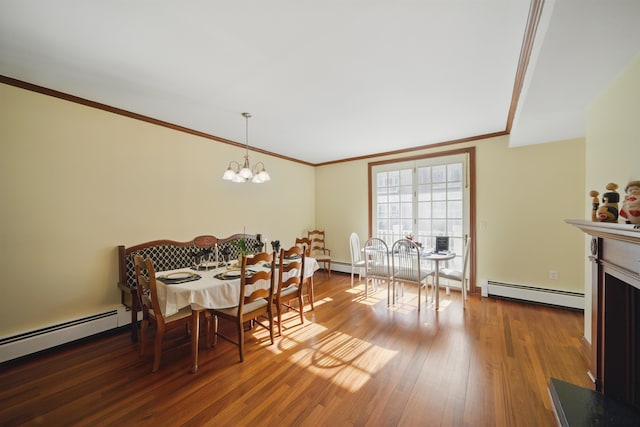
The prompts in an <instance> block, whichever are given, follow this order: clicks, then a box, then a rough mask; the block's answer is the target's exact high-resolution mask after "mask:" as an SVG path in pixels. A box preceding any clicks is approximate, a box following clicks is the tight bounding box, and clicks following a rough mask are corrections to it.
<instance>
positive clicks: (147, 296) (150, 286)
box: [133, 254, 208, 372]
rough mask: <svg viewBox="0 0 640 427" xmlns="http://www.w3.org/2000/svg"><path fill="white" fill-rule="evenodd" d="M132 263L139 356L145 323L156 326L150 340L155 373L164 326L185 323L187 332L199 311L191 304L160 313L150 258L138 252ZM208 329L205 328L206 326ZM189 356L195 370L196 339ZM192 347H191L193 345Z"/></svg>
mask: <svg viewBox="0 0 640 427" xmlns="http://www.w3.org/2000/svg"><path fill="white" fill-rule="evenodd" d="M133 265H134V268H135V275H136V281H137V291H138V298H139V299H140V305H141V307H142V321H141V326H140V357H142V356H143V355H144V345H145V341H146V335H147V329H148V327H149V325H151V324H154V325H155V327H156V337H155V342H154V351H153V353H154V356H153V370H152V372H156V371H157V370H158V368H160V358H161V356H162V340H163V337H164V333H165V330H166V329H167V328H168V327H173V326H179V325H186V329H187V331H188V328H189V325H190V322H192V320H193V317H192V316H200V313H201V312H202V311H203V310H192V309H191V307H184V308H181V309H180V310H179V311H178V312H177V313H176V314H173V315H171V316H164V315H163V314H162V310H161V309H160V304H159V302H158V290H157V282H156V272H155V268H154V266H153V261H151V258H143V257H142V256H141V255H138V254H133ZM207 329H208V328H207ZM192 343H195V346H193V345H192V349H191V350H192V356H193V358H194V368H193V370H194V371H195V369H197V351H198V347H197V346H198V341H197V339H196V340H192ZM194 347H195V348H194Z"/></svg>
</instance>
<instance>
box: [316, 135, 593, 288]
mask: <svg viewBox="0 0 640 427" xmlns="http://www.w3.org/2000/svg"><path fill="white" fill-rule="evenodd" d="M507 144H508V138H507V137H497V138H492V139H487V140H482V141H477V142H475V143H473V144H471V143H465V144H460V145H457V146H448V147H444V148H440V149H439V150H438V149H432V150H423V151H420V152H411V153H410V155H411V156H413V155H418V154H423V153H424V154H427V153H433V152H437V151H444V150H452V149H457V148H461V147H467V146H469V145H475V146H476V170H477V172H476V191H477V193H476V197H477V219H476V230H477V236H476V237H477V240H476V249H477V277H478V278H479V279H482V278H486V279H491V280H498V281H505V282H510V283H516V284H526V285H532V286H539V287H545V288H553V289H562V290H569V291H577V292H582V289H583V282H584V278H583V259H582V244H583V239H582V236H580V235H579V234H578V233H576V232H575V230H574V229H572V227H570V226H568V225H567V224H565V223H564V219H567V218H581V217H582V216H583V215H584V203H585V197H584V140H583V139H576V140H570V141H562V142H554V143H547V144H542V145H533V146H528V147H521V148H509V147H508V146H507ZM393 157H401V156H393ZM389 158H392V157H391V156H390V157H389ZM383 159H384V158H375V159H374V160H375V161H380V160H383ZM368 161H369V160H358V161H353V162H345V163H338V164H333V165H326V166H322V167H318V168H317V170H316V223H317V224H318V225H319V226H322V227H324V228H325V229H326V230H328V236H327V244H328V246H330V247H331V248H332V255H333V257H334V259H336V261H342V262H345V263H350V255H349V235H350V234H351V232H352V231H355V232H356V233H358V235H359V236H360V240H361V241H363V242H364V240H365V239H366V238H367V234H368V194H367V189H368V184H367V179H368V178H367V171H368V168H367V164H368ZM550 270H554V271H557V272H558V280H550V279H549V271H550Z"/></svg>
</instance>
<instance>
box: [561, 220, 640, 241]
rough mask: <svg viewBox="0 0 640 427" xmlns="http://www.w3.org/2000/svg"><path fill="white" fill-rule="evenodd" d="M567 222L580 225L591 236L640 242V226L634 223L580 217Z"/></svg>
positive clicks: (576, 225)
mask: <svg viewBox="0 0 640 427" xmlns="http://www.w3.org/2000/svg"><path fill="white" fill-rule="evenodd" d="M565 222H566V223H568V224H571V225H573V226H575V227H578V228H579V229H580V230H582V231H584V232H585V233H587V234H589V235H591V236H596V237H604V238H609V239H616V240H622V241H626V242H631V243H636V244H640V226H638V225H635V226H634V225H633V224H619V223H613V222H597V221H584V220H578V219H566V220H565Z"/></svg>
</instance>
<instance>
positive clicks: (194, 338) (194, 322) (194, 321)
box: [191, 309, 201, 374]
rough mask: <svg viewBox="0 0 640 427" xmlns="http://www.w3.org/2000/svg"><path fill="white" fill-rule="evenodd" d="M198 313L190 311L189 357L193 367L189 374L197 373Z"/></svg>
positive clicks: (199, 311)
mask: <svg viewBox="0 0 640 427" xmlns="http://www.w3.org/2000/svg"><path fill="white" fill-rule="evenodd" d="M200 313H201V310H193V309H192V310H191V357H192V359H193V367H192V368H191V373H193V374H195V373H196V372H197V371H198V345H199V340H200Z"/></svg>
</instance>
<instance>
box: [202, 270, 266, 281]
mask: <svg viewBox="0 0 640 427" xmlns="http://www.w3.org/2000/svg"><path fill="white" fill-rule="evenodd" d="M255 273H256V272H255V271H252V270H247V273H246V277H247V278H249V277H251V276H253V275H254V274H255ZM240 274H241V273H240V271H237V270H232V271H225V272H222V273H218V274H216V275H215V276H213V277H215V278H216V279H218V280H234V279H239V278H240Z"/></svg>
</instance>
